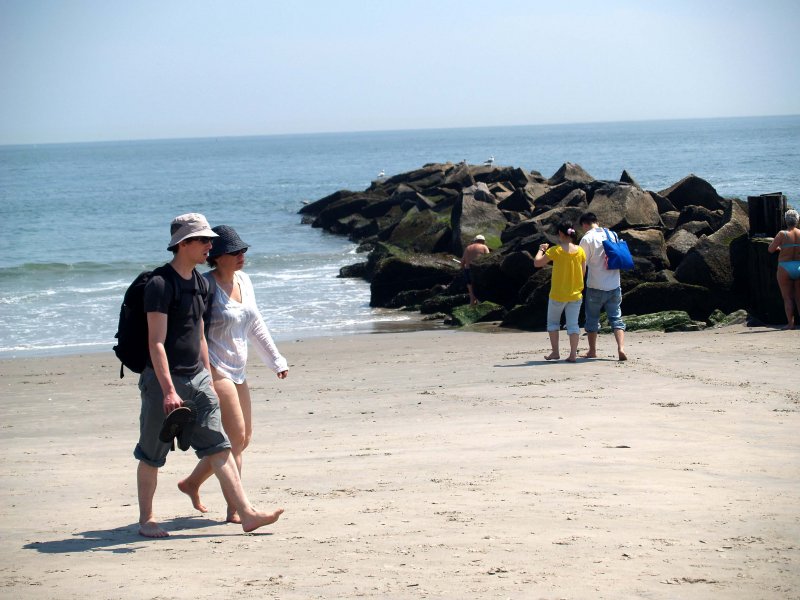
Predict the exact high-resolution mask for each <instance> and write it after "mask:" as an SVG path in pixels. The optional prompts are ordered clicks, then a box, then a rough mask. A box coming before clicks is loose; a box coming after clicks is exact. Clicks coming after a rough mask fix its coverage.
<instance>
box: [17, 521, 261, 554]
mask: <svg viewBox="0 0 800 600" xmlns="http://www.w3.org/2000/svg"><path fill="white" fill-rule="evenodd" d="M223 524H224V523H222V522H220V521H212V520H211V519H206V518H203V517H176V518H174V519H169V520H167V521H163V522H161V525H162V526H163V527H164V529H166V530H167V531H169V537H166V538H152V539H151V538H145V537H142V536H141V535H139V524H138V523H133V524H132V525H128V526H125V527H118V528H116V529H104V530H94V531H81V532H79V533H75V534H74V535H73V537H71V538H68V539H65V540H48V541H44V542H30V543H28V544H25V545H24V546H23V548H24V549H26V550H36V551H37V552H41V553H42V554H70V553H73V552H97V551H103V552H113V553H115V554H127V553H131V552H136V550H137V549H138V548H139V547H143V546H142V544H143V543H147V544H150V543H153V542H161V541H163V540H176V539H178V540H183V539H202V538H219V537H230V536H241V535H243V533H242V530H241V527H240V526H239V525H235V526H234V525H231V532H230V533H224V534H219V533H214V534H202V533H200V534H198V533H184V532H183V530H195V529H202V528H205V527H215V526H217V525H223ZM267 535H271V534H267Z"/></svg>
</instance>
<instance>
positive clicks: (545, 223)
mask: <svg viewBox="0 0 800 600" xmlns="http://www.w3.org/2000/svg"><path fill="white" fill-rule="evenodd" d="M585 212H586V209H585V208H583V207H580V206H557V207H556V208H551V209H550V210H548V211H547V212H544V213H542V214H540V215H538V216H536V217H534V218H533V222H534V223H536V225H537V227H538V229H539V231H541V232H542V233H544V234H545V235H547V236H549V237H548V241H550V243H556V242H557V241H558V235H557V234H556V229H555V228H556V226H557V225H558V224H559V223H571V224H572V226H573V227H574V228H575V229H576V231H577V230H578V229H579V226H578V220H579V219H580V218H581V215H582V214H583V213H585Z"/></svg>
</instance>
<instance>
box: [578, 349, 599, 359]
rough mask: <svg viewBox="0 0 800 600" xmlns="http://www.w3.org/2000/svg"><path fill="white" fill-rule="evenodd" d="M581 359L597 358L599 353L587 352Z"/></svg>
mask: <svg viewBox="0 0 800 600" xmlns="http://www.w3.org/2000/svg"><path fill="white" fill-rule="evenodd" d="M581 358H597V352H593V351H592V350H587V351H586V353H585V354H581Z"/></svg>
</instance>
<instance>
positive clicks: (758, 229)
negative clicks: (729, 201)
mask: <svg viewBox="0 0 800 600" xmlns="http://www.w3.org/2000/svg"><path fill="white" fill-rule="evenodd" d="M786 210H787V204H786V196H784V195H783V194H782V193H781V192H775V193H773V194H761V195H760V196H748V197H747V211H748V214H749V216H750V237H751V238H771V237H775V234H777V233H778V232H779V231H780V230H781V229H783V228H784V227H785V225H786V224H785V223H784V222H783V215H784V213H785V212H786Z"/></svg>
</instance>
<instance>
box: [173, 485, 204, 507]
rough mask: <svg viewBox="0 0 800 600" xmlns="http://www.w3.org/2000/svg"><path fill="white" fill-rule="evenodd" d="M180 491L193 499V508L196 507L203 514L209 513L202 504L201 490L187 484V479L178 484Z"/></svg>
mask: <svg viewBox="0 0 800 600" xmlns="http://www.w3.org/2000/svg"><path fill="white" fill-rule="evenodd" d="M178 489H179V490H180V491H182V492H183V493H184V494H186V495H187V496H189V498H191V499H192V506H194V507H195V508H196V509H197V510H199V511H200V512H201V513H206V512H208V509H207V508H206V505H205V504H203V503H202V502H200V488H196V487H193V486H191V485H189V484H188V483H186V479H184V480H183V481H179V482H178Z"/></svg>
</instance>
